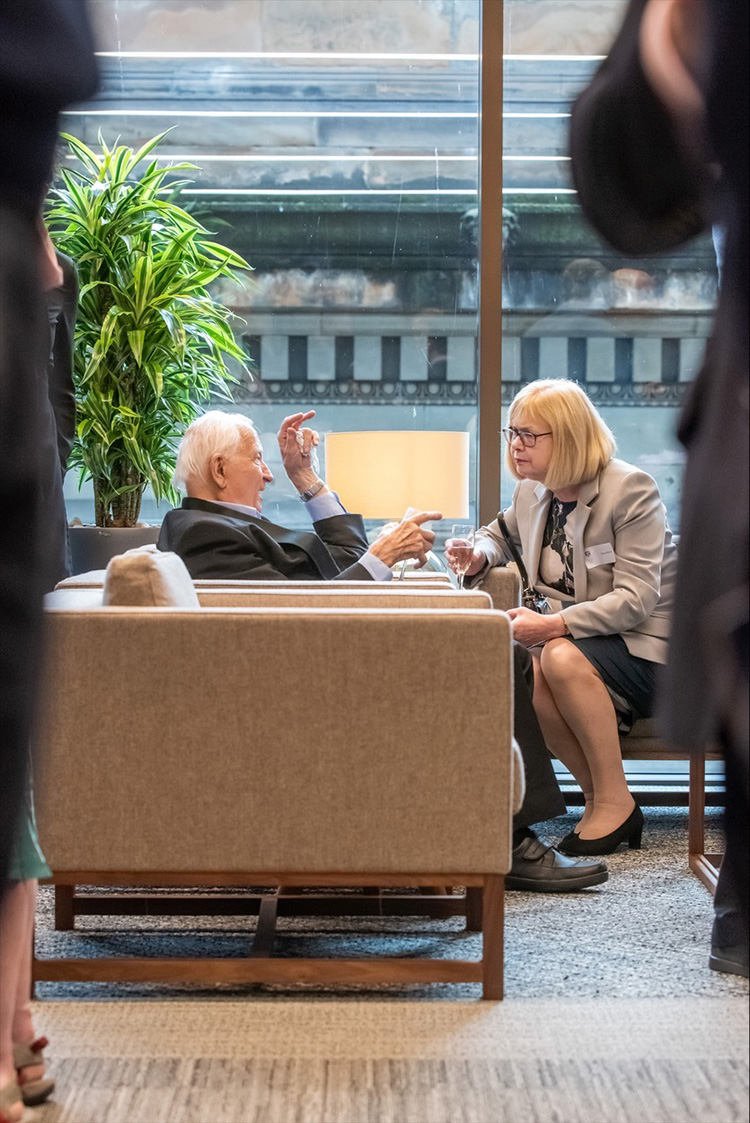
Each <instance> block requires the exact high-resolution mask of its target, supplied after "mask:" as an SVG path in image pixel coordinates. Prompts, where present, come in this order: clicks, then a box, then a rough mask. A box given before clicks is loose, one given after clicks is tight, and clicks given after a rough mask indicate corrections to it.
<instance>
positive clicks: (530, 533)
mask: <svg viewBox="0 0 750 1123" xmlns="http://www.w3.org/2000/svg"><path fill="white" fill-rule="evenodd" d="M551 501H552V492H551V491H549V490H548V489H547V488H546V487H545V486H544V484H536V483H534V481H533V480H522V481H521V482H520V483H519V484H518V486H517V487H516V490H515V492H514V494H513V502H512V503H511V505H510V507H509V508H508V509H507V511H505V522H506V525H507V527H508V530H509V532H510V534H511V536H512V538H513V539H514V542H515V545H516V547H517V548H518V550H519V552H520V553H521V556H522V557H523V561H524V564H525V565H526V569H527V571H528V575H529V581H530V583H531V584H532V585H533V586H534V587H535V588H536V589H538V590H539V591H540V592H542V593H546V594H547V596H549V597H552V598H554V599H556V600H561V603H562V612H563V615H564V617H565V623H566V624H567V626H568V628H569V630H570V634H571V635H572V636H575V637H576V638H577V639H580V638H582V637H584V636H600V635H613V634H616V633H619V634H620V635H621V636H622V638H623V639H624V640H625V643H626V644H627V647H628V650H629V651H630V652H631V654H632V655H636V656H638V657H640V658H641V659H651V660H653V661H654V662H656V663H666V661H667V640H668V638H669V624H670V613H671V604H672V593H673V589H674V579H675V573H676V570H677V549H676V546H675V543H674V541H673V539H672V532H671V530H670V528H669V524H668V522H667V512H666V510H665V508H664V504H663V503H662V500H661V496H660V495H659V489H658V488H657V486H656V483H655V481H654V480H652V478H651V476H649V475H647V473H646V472H642V471H641V470H640V469H639V468H635V467H633V465H632V464H626V463H625V462H624V461H623V460H611V461H610V462H609V464H608V465H607V466H606V468H604V469H602V471H601V472H600V473H599V475H598V476H596V477H595V479H593V480H590V481H589V482H588V483H585V484H583V485H582V487H581V491H580V495H579V497H578V502H577V504H576V506H575V508H574V509H573V511H572V513H571V514H570V515H569V516H568V522H567V526H568V527H569V528H570V529H571V530H572V533H573V575H574V580H575V597H574V598H573V599H572V600H571V599H566V598H562V599H561V595H560V592H559V590H555V589H550V588H548V587H547V586H546V585H544V584H543V583H542V582H541V581H540V580H539V560H540V555H541V551H542V538H543V535H544V528H545V525H546V522H547V514H548V512H549V506H550V503H551ZM476 545H477V549H480V550H482V551H483V553H484V554H485V556H486V558H487V566H486V567H485V568H484V569H483V570H482V571H481V572H480V573H479V574H477V576H476V577H475V578H473V579H472V581H471V584H475V583H476V582H478V581H481V579H482V576H483V574H484V573H486V571H487V569H488V568H489V567H490V566H493V565H505V564H506V563H507V562H509V561H511V560H512V558H511V555H510V553H509V551H508V549H507V546H506V545H505V540H504V539H503V536H502V534H501V533H500V528H499V526H498V524H497V520H495V521H494V522H492V523H490V525H489V526H483V527H482V528H481V530H479V531H478V533H477V542H476Z"/></svg>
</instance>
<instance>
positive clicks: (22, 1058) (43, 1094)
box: [13, 1037, 55, 1107]
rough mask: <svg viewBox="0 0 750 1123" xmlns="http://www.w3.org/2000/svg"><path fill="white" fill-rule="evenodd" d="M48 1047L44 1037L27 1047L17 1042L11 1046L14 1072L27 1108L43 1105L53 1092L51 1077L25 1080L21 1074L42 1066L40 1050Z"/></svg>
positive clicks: (53, 1085)
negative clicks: (25, 1070) (28, 1069)
mask: <svg viewBox="0 0 750 1123" xmlns="http://www.w3.org/2000/svg"><path fill="white" fill-rule="evenodd" d="M48 1045H49V1041H48V1040H47V1038H46V1037H35V1038H34V1040H33V1041H31V1042H30V1043H29V1044H28V1045H24V1044H22V1043H20V1042H19V1043H17V1044H15V1045H14V1046H13V1064H14V1065H15V1066H16V1072H17V1073H18V1084H19V1087H20V1089H21V1097H22V1098H23V1102H24V1103H25V1104H26V1106H27V1107H36V1106H37V1104H43V1103H44V1101H45V1100H47V1099H49V1097H50V1096H51V1095H52V1093H53V1091H54V1090H55V1082H54V1080H53V1079H52V1077H51V1076H40V1077H39V1079H38V1080H30V1079H25V1078H24V1074H23V1073H24V1069H26V1068H34V1067H35V1066H36V1065H42V1066H43V1065H44V1054H43V1053H42V1050H43V1049H46V1048H47V1046H48Z"/></svg>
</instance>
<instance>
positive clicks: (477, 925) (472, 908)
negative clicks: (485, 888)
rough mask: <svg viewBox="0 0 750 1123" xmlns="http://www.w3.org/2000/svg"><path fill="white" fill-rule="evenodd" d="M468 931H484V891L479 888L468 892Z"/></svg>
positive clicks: (472, 888) (469, 889) (473, 887)
mask: <svg viewBox="0 0 750 1123" xmlns="http://www.w3.org/2000/svg"><path fill="white" fill-rule="evenodd" d="M466 931H467V932H481V931H482V890H481V889H480V888H479V887H478V886H469V888H468V889H467V890H466Z"/></svg>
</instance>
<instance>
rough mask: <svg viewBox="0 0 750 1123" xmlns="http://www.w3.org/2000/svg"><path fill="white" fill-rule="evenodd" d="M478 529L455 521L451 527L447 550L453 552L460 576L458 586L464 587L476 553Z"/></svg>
mask: <svg viewBox="0 0 750 1123" xmlns="http://www.w3.org/2000/svg"><path fill="white" fill-rule="evenodd" d="M475 534H476V531H475V529H474V527H473V526H469V525H467V524H466V523H454V524H453V526H452V527H451V536H450V538H448V539H447V541H446V543H445V548H446V550H450V551H451V553H452V554H453V567H452V568H453V569H454V572H455V573H456V574H457V576H458V587H459V589H463V587H464V576H465V574H466V570H467V569H468V568H469V566H470V565H471V559H472V555H473V553H474V536H475Z"/></svg>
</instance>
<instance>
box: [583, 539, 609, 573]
mask: <svg viewBox="0 0 750 1123" xmlns="http://www.w3.org/2000/svg"><path fill="white" fill-rule="evenodd" d="M583 556H584V558H585V559H586V569H596V567H597V566H598V565H611V564H614V562H616V561H617V558H616V557H615V548H614V546H613V545H612V543H611V542H602V544H601V545H600V546H589V547H588V548H587V549H585V550H584V551H583Z"/></svg>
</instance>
